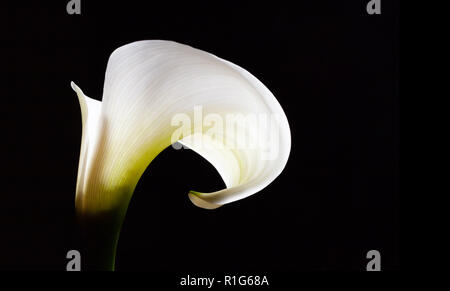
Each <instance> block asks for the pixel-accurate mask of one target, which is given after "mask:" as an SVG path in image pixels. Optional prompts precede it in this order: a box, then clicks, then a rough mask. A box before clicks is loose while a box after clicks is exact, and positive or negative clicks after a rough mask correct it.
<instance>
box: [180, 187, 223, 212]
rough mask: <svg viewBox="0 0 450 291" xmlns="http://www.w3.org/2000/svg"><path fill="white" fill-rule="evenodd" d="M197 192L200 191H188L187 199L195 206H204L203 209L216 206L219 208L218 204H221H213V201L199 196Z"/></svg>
mask: <svg viewBox="0 0 450 291" xmlns="http://www.w3.org/2000/svg"><path fill="white" fill-rule="evenodd" d="M199 194H200V193H198V192H195V191H189V194H188V196H189V199H190V200H191V202H192V203H193V204H194V205H195V206H197V207H200V208H204V209H216V208H219V207H220V206H222V205H221V204H214V203H211V202H208V201H206V200H204V199H202V198H200V197H199Z"/></svg>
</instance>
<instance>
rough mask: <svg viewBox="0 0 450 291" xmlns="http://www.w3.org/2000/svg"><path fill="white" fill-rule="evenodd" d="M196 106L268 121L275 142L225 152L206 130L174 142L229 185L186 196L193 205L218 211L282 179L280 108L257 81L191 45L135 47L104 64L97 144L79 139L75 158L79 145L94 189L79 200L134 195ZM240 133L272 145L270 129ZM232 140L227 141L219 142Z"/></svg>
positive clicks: (285, 135)
mask: <svg viewBox="0 0 450 291" xmlns="http://www.w3.org/2000/svg"><path fill="white" fill-rule="evenodd" d="M79 92H81V90H79ZM77 93H78V92H77ZM78 94H80V93H78ZM80 100H81V99H80ZM87 100H92V99H87ZM80 103H81V101H80ZM88 103H89V101H88ZM92 103H93V104H96V102H92ZM81 106H82V111H84V110H83V104H82V105H81ZM196 106H202V112H203V115H204V116H205V115H208V114H217V115H218V116H220V117H222V118H223V119H224V120H225V119H226V117H227V116H228V115H229V114H235V113H241V114H250V113H253V114H265V115H274V116H276V117H277V120H276V125H275V127H276V132H277V133H278V136H277V138H276V139H275V141H274V143H273V144H263V145H260V146H259V147H257V148H252V149H228V148H226V147H220V146H218V141H217V140H213V139H211V138H209V137H208V135H206V132H205V129H202V131H201V132H197V133H196V134H193V130H194V128H192V130H191V132H190V134H192V135H185V136H184V138H183V139H182V140H181V141H180V142H181V143H182V144H184V145H186V146H187V147H189V148H191V149H193V150H194V151H196V152H197V153H199V154H200V155H202V156H203V157H205V158H206V159H207V160H208V161H209V162H211V164H212V165H213V166H214V167H215V168H216V169H217V170H218V172H219V174H220V175H221V176H222V178H223V179H224V181H225V184H226V186H227V189H224V190H221V191H217V192H214V193H198V192H195V191H191V192H190V193H189V197H190V199H191V200H192V202H193V203H194V204H195V205H197V206H199V207H203V208H216V207H218V206H220V205H223V204H226V203H229V202H233V201H235V200H238V199H242V198H245V197H247V196H249V195H252V194H254V193H256V192H258V191H260V190H261V189H263V188H264V187H266V186H267V185H268V184H269V183H271V182H272V181H273V180H274V179H275V178H276V177H277V176H278V175H279V174H280V173H281V171H282V170H283V168H284V166H285V165H286V162H287V159H288V156H289V151H290V144H291V140H290V130H289V125H288V122H287V119H286V116H285V114H284V112H283V110H282V108H281V106H280V105H279V103H278V102H277V100H276V99H275V97H274V96H273V94H272V93H271V92H270V91H269V90H268V89H267V88H266V87H265V86H264V85H263V84H262V83H261V82H260V81H258V80H257V79H256V78H255V77H254V76H252V75H251V74H250V73H248V72H247V71H245V70H244V69H242V68H240V67H238V66H236V65H234V64H232V63H230V62H228V61H225V60H222V59H220V58H218V57H216V56H214V55H212V54H209V53H207V52H204V51H201V50H198V49H195V48H192V47H190V46H186V45H182V44H179V43H175V42H170V41H156V40H155V41H139V42H134V43H131V44H128V45H125V46H122V47H120V48H118V49H117V50H115V51H114V52H113V53H112V55H111V57H110V59H109V61H108V66H107V70H106V76H105V85H104V91H103V99H102V102H101V107H100V106H97V105H94V106H92V107H97V108H101V110H96V112H97V111H98V112H100V116H99V117H98V118H97V121H96V122H97V128H96V130H97V131H101V133H100V134H99V133H96V134H95V135H94V137H92V139H94V140H96V142H92V143H91V142H88V139H87V138H85V137H83V142H82V143H83V144H82V152H81V154H82V155H85V153H84V151H83V146H85V147H87V148H88V150H87V153H88V154H87V155H86V158H85V159H84V160H82V158H81V157H80V168H83V167H88V166H89V163H92V164H95V165H96V166H95V168H93V170H92V171H86V172H88V173H89V175H90V176H93V177H95V183H96V184H95V183H94V184H92V185H90V186H89V185H88V186H85V187H84V188H83V187H82V188H83V189H84V190H83V191H82V192H83V193H82V194H77V195H84V198H83V199H89V198H88V197H86V196H89V195H94V196H95V199H90V200H91V202H90V203H95V204H97V206H96V207H102V205H100V204H102V203H104V202H102V199H103V198H105V199H114V198H111V197H102V195H103V196H107V195H109V196H110V195H111V193H112V192H113V190H114V189H117V188H120V189H129V190H130V191H131V192H132V190H133V189H134V187H135V185H136V183H137V182H138V180H139V178H140V176H141V175H142V173H143V172H144V170H145V169H146V167H147V166H148V164H149V163H150V162H151V161H152V160H153V159H154V158H155V157H156V156H157V155H158V154H159V153H160V152H161V151H162V150H164V149H165V148H166V147H168V146H169V145H170V144H171V143H172V140H171V138H172V134H173V132H174V130H175V128H174V127H173V126H172V125H171V120H172V118H173V117H174V116H175V115H176V114H180V113H184V114H186V115H187V116H189V117H190V118H191V120H194V108H195V107H196ZM87 107H89V108H90V106H87ZM88 112H89V110H88ZM83 115H85V114H84V112H83ZM88 116H89V114H88ZM88 119H89V118H88ZM84 121H85V117H83V122H84ZM90 122H91V120H89V121H88V122H87V123H90ZM87 132H88V136H89V137H90V135H89V130H87ZM245 132H246V134H247V137H249V139H251V140H258V139H261V138H262V139H270V136H269V135H270V131H269V130H267V131H265V132H264V131H263V132H261V131H258V130H257V128H256V127H255V126H252V125H250V126H249V127H248V128H245ZM83 136H84V134H83ZM233 139H235V137H230V136H226V135H225V136H223V140H222V143H223V144H226V142H229V141H232V140H233ZM198 141H201V144H199V143H198ZM272 141H273V140H272ZM219 143H220V142H219ZM91 147H92V148H93V149H92V151H90V149H91ZM267 147H268V148H267ZM272 149H275V150H276V153H275V154H276V156H275V157H272V158H269V159H268V158H267V151H270V150H272ZM89 153H95V154H93V155H89ZM84 164H87V165H84ZM78 183H79V184H80V183H82V184H83V183H84V184H86V181H84V182H83V181H81V182H80V176H79V181H78ZM78 186H79V185H78ZM79 187H80V186H79ZM94 190H95V191H94ZM90 192H95V194H94V193H90Z"/></svg>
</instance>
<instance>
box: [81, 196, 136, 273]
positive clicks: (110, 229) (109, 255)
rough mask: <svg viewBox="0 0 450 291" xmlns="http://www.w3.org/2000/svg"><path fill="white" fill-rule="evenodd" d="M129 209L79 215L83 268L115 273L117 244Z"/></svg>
mask: <svg viewBox="0 0 450 291" xmlns="http://www.w3.org/2000/svg"><path fill="white" fill-rule="evenodd" d="M126 209H127V207H126V206H125V207H124V206H123V205H122V207H120V208H116V209H111V210H108V211H104V212H101V213H96V214H92V213H78V221H79V225H80V227H81V237H82V242H81V243H82V251H81V268H82V270H84V271H114V268H115V257H116V249H117V243H118V240H119V234H120V229H121V227H122V223H123V220H124V218H125V213H126Z"/></svg>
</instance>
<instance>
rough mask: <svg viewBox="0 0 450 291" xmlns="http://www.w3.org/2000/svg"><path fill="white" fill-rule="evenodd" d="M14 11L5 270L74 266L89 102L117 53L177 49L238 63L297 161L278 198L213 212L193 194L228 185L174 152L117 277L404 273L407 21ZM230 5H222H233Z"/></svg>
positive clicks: (6, 131)
mask: <svg viewBox="0 0 450 291" xmlns="http://www.w3.org/2000/svg"><path fill="white" fill-rule="evenodd" d="M67 2H68V1H61V2H60V3H56V2H55V3H47V2H46V1H34V2H31V3H28V2H23V1H22V2H21V3H22V4H16V5H14V6H12V5H11V4H2V16H1V20H0V21H1V23H0V24H1V47H0V50H1V56H2V66H1V71H2V80H1V83H2V85H1V86H2V87H1V89H2V90H1V93H0V94H1V98H2V100H1V107H0V108H1V113H0V116H1V123H0V126H1V131H2V132H1V133H2V142H1V153H2V155H3V156H2V166H1V178H0V179H1V185H2V187H1V188H0V189H1V190H0V191H1V193H0V228H1V235H0V269H47V270H65V265H66V262H67V260H66V258H65V255H66V253H67V251H68V250H70V249H77V247H78V245H79V241H78V236H77V231H76V229H77V227H76V224H75V217H74V195H75V185H76V173H77V166H78V155H79V147H80V141H81V116H80V109H79V105H78V100H77V97H76V95H75V93H74V92H73V91H72V89H71V88H70V81H72V80H73V81H75V82H76V83H77V84H78V85H79V86H80V87H81V88H82V89H83V91H84V92H85V93H86V94H87V95H89V96H91V97H93V98H95V99H98V100H101V95H102V88H103V78H104V73H105V69H106V63H107V60H108V57H109V55H110V53H111V52H112V51H113V50H114V49H115V48H117V47H119V46H121V45H124V44H126V43H129V42H132V41H136V40H144V39H167V40H174V41H178V42H181V43H185V44H188V45H191V46H194V47H196V48H199V49H202V50H205V51H208V52H211V53H214V54H216V55H218V56H219V57H222V58H224V59H227V60H229V61H231V62H234V63H236V64H238V65H240V66H242V67H244V68H245V69H247V70H248V71H249V72H251V73H252V74H254V75H255V76H256V77H257V78H258V79H260V80H261V81H262V82H263V83H264V84H265V85H266V86H267V87H268V88H269V89H270V90H271V91H272V92H273V93H274V95H275V96H276V97H277V99H278V100H279V102H280V104H281V105H282V107H283V108H284V110H285V112H286V115H287V117H288V120H289V123H290V126H291V133H292V151H291V155H290V159H289V162H288V164H287V166H286V168H285V170H284V171H283V173H282V174H281V175H280V176H279V177H278V178H277V179H276V180H275V181H274V182H273V183H272V184H270V185H269V186H268V187H267V188H266V189H264V190H263V191H261V192H260V193H258V194H256V195H253V196H251V197H249V198H247V199H244V200H241V201H238V202H235V203H232V204H229V205H226V206H224V207H221V208H219V209H217V210H214V211H208V210H203V209H200V208H197V207H195V206H193V205H192V204H191V202H190V201H189V199H188V197H187V192H188V191H189V190H198V191H212V190H218V189H221V188H223V187H224V184H223V182H222V180H221V178H220V176H219V175H218V173H217V172H216V171H215V169H214V168H213V167H212V166H211V165H209V164H208V163H207V162H205V161H204V160H203V159H202V158H201V157H199V156H196V155H195V154H194V153H192V152H190V151H188V150H181V151H175V150H173V149H172V148H168V149H167V150H165V151H164V152H163V153H161V154H160V156H158V157H157V158H156V160H154V161H153V162H152V164H151V165H150V166H149V167H148V169H147V170H146V172H145V173H144V175H143V177H142V178H141V180H140V182H139V184H138V186H137V188H136V191H135V193H134V196H133V198H132V201H131V203H130V206H129V209H128V213H127V217H126V220H125V223H124V226H123V228H122V233H121V236H120V240H119V247H118V252H117V260H116V269H117V270H118V271H125V270H149V271H177V272H195V271H219V272H220V271H223V272H247V271H261V272H271V271H299V270H335V269H337V270H365V266H366V263H367V261H368V260H367V259H366V253H367V251H369V250H371V249H376V250H379V251H380V252H381V262H382V269H384V270H390V269H399V267H400V266H399V265H400V262H399V194H398V192H399V185H398V175H399V169H398V163H399V128H398V127H399V96H398V94H399V92H398V90H399V89H398V82H399V81H398V79H399V68H398V67H399V52H398V37H399V31H398V29H399V28H398V25H399V17H398V14H399V11H398V3H397V2H396V1H382V14H381V15H372V16H370V15H367V13H366V8H365V6H366V3H367V2H368V1H329V2H324V1H309V2H308V1H297V2H299V3H298V4H297V5H295V6H293V5H291V6H288V5H285V4H282V3H279V2H278V1H277V2H274V3H272V4H267V5H261V3H259V4H258V2H256V3H252V4H242V3H243V2H236V3H229V2H226V3H227V4H222V5H220V4H215V5H212V4H210V3H208V2H206V3H202V4H200V3H198V4H189V5H187V4H184V5H180V4H178V3H176V2H170V3H169V4H167V5H165V6H163V5H156V4H155V3H154V2H152V1H147V2H146V3H147V4H145V5H144V4H142V3H139V2H132V1H118V2H117V3H115V2H113V1H110V2H103V3H101V2H100V1H95V4H94V3H93V2H94V1H86V0H82V1H81V2H82V14H81V15H68V14H67V13H66V7H65V6H66V3H67ZM224 3H225V2H224Z"/></svg>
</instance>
